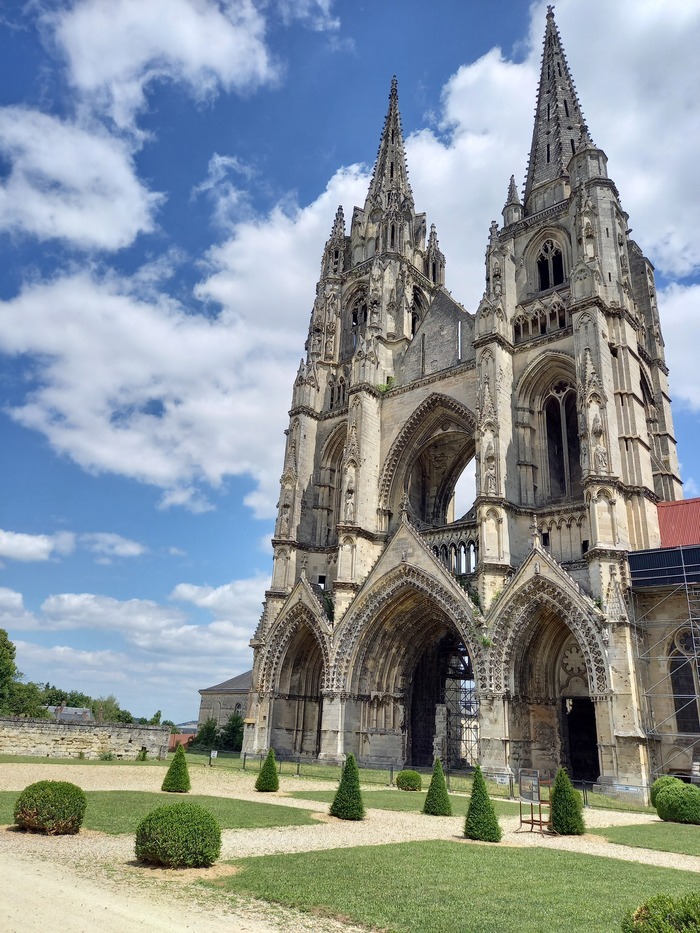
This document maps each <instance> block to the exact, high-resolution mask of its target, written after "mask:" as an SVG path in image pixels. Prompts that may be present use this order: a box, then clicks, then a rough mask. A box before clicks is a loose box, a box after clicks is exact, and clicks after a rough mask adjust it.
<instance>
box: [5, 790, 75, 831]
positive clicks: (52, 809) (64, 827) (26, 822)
mask: <svg viewBox="0 0 700 933" xmlns="http://www.w3.org/2000/svg"><path fill="white" fill-rule="evenodd" d="M86 806H87V800H86V798H85V794H84V793H83V792H82V790H81V789H80V788H79V787H78V786H77V785H76V784H71V783H69V782H68V781H37V782H36V784H30V785H29V787H25V789H24V790H23V791H22V793H21V794H20V795H19V797H18V798H17V802H16V803H15V812H14V817H15V823H17V825H18V826H19V827H20V828H21V829H27V830H29V831H30V832H35V833H46V834H47V835H49V836H70V835H75V833H77V832H78V831H79V830H80V826H81V824H82V822H83V817H84V816H85V807H86Z"/></svg>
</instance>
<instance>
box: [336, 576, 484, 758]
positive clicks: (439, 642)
mask: <svg viewBox="0 0 700 933" xmlns="http://www.w3.org/2000/svg"><path fill="white" fill-rule="evenodd" d="M413 577H415V571H412V570H410V569H408V568H407V569H406V571H405V574H401V575H400V576H399V577H397V579H396V580H387V581H384V586H383V587H382V589H383V591H384V598H383V599H381V600H379V601H378V602H377V603H375V604H374V605H370V606H368V607H367V613H366V614H365V616H364V618H359V619H357V620H356V622H355V623H353V622H352V620H350V621H349V622H348V631H347V632H346V636H347V637H346V638H342V639H341V645H342V644H343V643H345V645H346V646H347V647H348V648H350V650H349V652H348V654H349V655H350V656H351V657H347V656H346V657H347V663H348V666H347V676H348V680H347V681H346V687H345V691H346V692H347V694H349V695H350V697H351V700H350V701H349V713H348V716H347V719H346V732H345V747H346V750H347V751H354V753H355V754H356V755H357V757H358V759H359V760H360V761H361V762H367V763H381V762H383V761H384V762H391V763H392V764H394V763H396V762H407V763H409V764H411V765H413V766H416V767H430V766H432V764H433V761H434V759H435V757H436V756H440V757H441V758H442V759H443V761H444V762H445V763H446V764H447V765H448V766H449V767H451V768H458V767H464V766H466V765H470V764H474V763H476V761H477V760H478V754H477V743H478V725H477V723H478V702H477V690H476V681H475V676H474V666H473V665H474V663H475V661H476V660H477V659H476V658H475V657H474V654H475V652H474V649H473V648H471V649H470V648H469V647H468V642H469V635H468V628H467V625H466V624H465V623H466V621H467V620H466V619H464V618H463V617H462V614H457V613H454V614H453V613H452V612H450V607H449V605H448V603H447V600H446V598H445V597H446V595H447V594H442V597H443V598H442V599H440V594H437V593H433V592H431V591H430V590H429V589H427V588H425V587H424V586H423V585H422V581H421V580H420V579H418V578H415V579H413ZM407 578H408V579H407ZM351 645H352V647H351Z"/></svg>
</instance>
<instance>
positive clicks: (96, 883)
mask: <svg viewBox="0 0 700 933" xmlns="http://www.w3.org/2000/svg"><path fill="white" fill-rule="evenodd" d="M190 776H191V779H192V790H193V792H194V793H198V794H211V795H216V796H222V797H235V798H238V799H244V800H256V801H258V802H259V801H260V795H259V794H257V793H256V792H255V790H254V788H253V783H254V778H255V775H254V774H244V773H242V772H236V771H229V770H224V769H218V770H217V769H216V767H214V768H204V767H192V768H190ZM37 780H64V781H65V780H70V781H73V782H74V783H76V784H79V785H80V786H81V787H82V788H83V789H84V790H145V791H159V790H160V784H161V782H162V780H163V770H162V769H161V768H157V767H131V766H119V767H97V766H94V765H93V766H84V765H73V766H65V765H55V764H54V765H52V764H44V763H37V764H0V788H2V789H3V790H21V789H22V788H24V787H26V785H27V784H30V783H32V782H33V781H37ZM330 786H334V785H329V783H328V782H327V781H315V782H314V781H308V780H299V779H297V778H292V777H290V778H283V780H282V781H281V782H280V793H279V794H268V795H266V796H265V803H269V804H271V805H283V806H291V807H299V808H303V809H306V810H312V811H314V812H315V813H316V815H317V818H318V824H316V825H312V826H294V827H275V828H271V829H255V830H224V832H223V834H222V852H221V858H222V860H226V859H233V858H240V857H243V856H248V855H264V854H271V853H284V852H303V851H309V850H324V849H336V848H345V847H349V846H362V845H380V844H384V843H393V842H407V841H412V840H426V839H450V840H457V839H461V840H462V841H463V842H464V844H465V845H468V844H470V843H468V842H466V841H465V840H463V837H462V826H463V823H462V819H461V818H459V817H428V816H423V815H422V814H418V813H404V812H401V811H389V810H376V809H368V816H367V819H365V820H364V821H362V822H356V823H355V822H343V821H340V820H335V819H333V818H332V817H329V816H328V805H327V804H325V803H318V802H315V801H309V800H300V799H297V798H292V797H287V796H284V795H285V793H288V792H289V791H292V790H301V789H304V790H309V791H311V790H317V789H322V790H328V789H329V787H330ZM396 793H400V791H396ZM167 796H168V795H164V797H167ZM370 802H371V793H369V792H368V793H367V794H366V796H365V804H366V805H367V804H369V803H370ZM656 820H657V817H655V816H652V815H650V814H646V813H629V812H621V811H611V810H587V811H586V823H587V825H588V826H589V827H591V828H593V827H598V826H613V825H630V824H633V823H649V822H654V821H656ZM500 821H501V826H502V828H503V831H504V832H503V841H504V842H505V843H507V844H508V845H514V846H545V847H548V848H557V849H563V850H566V851H570V852H585V853H589V854H592V855H599V856H604V857H608V858H616V859H622V860H624V861H634V862H642V863H644V864H648V865H658V866H663V867H667V868H679V869H684V870H687V871H695V872H698V873H700V858H698V857H694V856H688V855H678V854H675V853H670V852H669V853H667V852H656V851H652V850H646V849H634V848H630V847H627V846H620V845H615V844H612V843H609V842H607V841H606V840H605V839H603V837H601V836H595V835H587V836H585V837H583V838H582V837H558V836H541V835H540V834H539V833H529V832H520V833H519V832H516V830H517V828H518V818H517V817H516V816H514V817H501V820H500ZM133 845H134V843H133V836H131V835H122V836H108V835H104V834H102V833H96V832H91V831H89V830H83V831H81V832H80V834H79V835H77V836H59V837H53V838H50V837H48V838H47V837H44V836H38V835H31V834H26V833H19V832H15V831H14V830H12V829H10V828H8V829H5V830H0V876H2V877H3V888H5V890H9V891H11V892H12V896H11V897H10V898H3V899H2V900H3V903H2V904H0V927H2V929H3V930H7V931H15V930H17V931H18V933H19V931H20V930H21V931H32V930H35V929H36V930H39V929H46V926H43V927H42V926H41V925H40V924H41V923H42V922H44V921H45V920H47V919H48V918H43V919H42V918H41V917H38V919H37V925H36V926H34V927H33V926H30V925H27V916H33V915H34V913H33V912H35V911H36V909H37V908H36V903H35V902H34V903H32V907H31V911H32V913H30V914H29V915H28V914H27V912H26V909H25V908H26V906H27V905H26V904H25V900H26V898H30V900H29V901H28V902H27V904H28V903H31V895H32V894H33V895H35V892H36V888H35V885H36V883H37V882H39V883H40V884H41V886H42V890H45V891H46V892H47V893H49V890H50V889H49V888H45V887H44V886H45V884H47V885H50V879H52V878H58V888H59V889H60V890H57V891H56V892H51V897H44V898H42V903H44V904H48V905H52V904H53V905H54V909H53V911H52V921H51V922H50V923H49V925H52V922H53V921H55V917H56V916H57V914H56V910H58V909H60V905H61V897H63V898H64V899H65V897H66V896H68V898H69V899H70V897H75V896H76V894H79V895H80V897H82V898H83V900H84V901H85V903H84V904H83V905H82V907H80V909H79V910H74V911H70V913H71V916H72V918H73V920H75V922H76V923H77V924H78V925H77V926H66V925H65V924H64V923H63V922H62V923H61V928H62V931H67V933H74V931H75V933H80V931H82V930H85V931H87V930H93V929H94V927H95V923H96V922H99V924H100V927H101V933H110V931H114V933H117V931H119V933H121V931H127V933H128V931H130V930H131V929H132V928H133V929H137V926H136V925H134V926H133V927H132V926H129V925H128V923H127V921H128V922H131V921H130V920H128V918H129V917H131V918H133V917H138V918H139V923H138V928H139V929H144V928H148V929H154V930H160V929H163V930H166V929H167V930H172V931H179V930H195V929H203V928H205V923H204V921H206V929H207V930H212V931H214V933H217V931H218V930H219V929H221V930H223V929H227V930H231V928H232V924H234V923H235V926H234V928H235V929H237V930H242V931H243V930H249V931H250V933H271V931H276V930H285V931H290V933H296V931H311V930H314V931H319V933H321V931H328V933H333V931H340V930H345V931H348V930H352V929H354V928H353V927H350V926H348V925H344V924H341V923H335V922H333V921H321V920H320V919H319V918H318V917H308V916H305V915H303V914H300V913H298V912H295V911H289V910H286V909H282V908H276V907H272V906H270V905H266V904H262V903H260V902H255V901H245V900H242V899H241V900H237V901H233V900H232V899H231V898H229V897H227V898H226V899H224V898H223V897H217V896H216V894H212V893H211V892H208V893H206V894H205V895H203V894H202V892H201V891H199V892H198V891H197V889H196V887H193V886H192V884H191V882H192V881H194V880H196V879H199V878H202V877H203V876H204V877H206V876H209V877H216V876H217V875H220V874H222V873H225V872H227V871H229V870H230V867H228V866H225V865H222V864H221V863H218V864H217V865H215V866H213V867H212V868H211V869H209V870H208V871H205V872H202V871H201V870H199V871H190V872H187V871H185V872H182V871H180V872H173V871H166V870H158V869H148V868H144V867H143V866H140V865H138V864H137V863H136V862H135V861H134V858H133ZM56 863H60V865H61V871H60V875H57V874H56V871H55V868H56ZM67 866H70V868H68V867H67ZM66 873H68V874H71V873H72V874H74V875H75V884H73V885H71V884H70V883H68V878H67V877H66ZM22 878H24V879H25V884H26V883H27V881H28V888H29V890H27V891H25V899H24V900H23V894H22V891H23V887H22ZM47 879H49V880H47ZM143 888H147V894H144V893H142V889H143ZM62 892H63V893H62ZM66 892H68V894H66ZM54 894H55V898H54ZM12 910H15V914H12ZM64 910H68V905H64ZM64 910H61V914H63V913H64ZM143 911H146V912H147V913H148V912H149V911H150V914H149V916H150V921H149V923H145V922H144V917H145V916H146V915H145V914H143ZM222 924H223V925H222Z"/></svg>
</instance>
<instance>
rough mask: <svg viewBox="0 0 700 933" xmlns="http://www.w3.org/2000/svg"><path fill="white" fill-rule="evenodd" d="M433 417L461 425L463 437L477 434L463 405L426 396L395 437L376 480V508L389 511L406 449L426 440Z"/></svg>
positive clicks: (446, 397)
mask: <svg viewBox="0 0 700 933" xmlns="http://www.w3.org/2000/svg"><path fill="white" fill-rule="evenodd" d="M436 413H438V414H440V415H442V414H444V413H447V414H449V415H451V416H452V417H453V419H454V420H456V421H458V422H459V423H460V427H461V428H463V430H464V431H465V433H467V434H470V435H472V436H473V435H474V433H475V431H476V417H475V415H474V414H473V412H471V411H470V410H469V409H468V408H467V406H466V405H463V404H462V403H461V402H458V401H457V399H455V398H451V397H450V396H449V395H443V394H442V393H434V394H433V395H430V396H428V398H427V399H425V401H424V402H422V403H421V404H420V405H419V406H418V408H416V410H415V411H414V412H413V414H412V415H411V417H410V418H409V419H408V420H407V421H406V423H405V425H404V427H403V429H402V431H401V433H400V434H399V435H398V437H397V438H396V440H395V441H394V443H393V444H392V445H391V450H390V451H389V455H388V457H387V458H386V461H385V463H384V468H383V469H382V475H381V477H380V479H379V506H380V508H383V509H386V508H388V507H389V499H390V496H391V489H392V486H393V484H394V480H395V478H396V475H397V473H398V471H399V465H400V464H401V463H402V462H403V460H404V457H405V455H406V452H407V450H408V449H409V447H410V446H411V445H412V444H413V443H414V442H415V441H416V439H417V438H419V437H420V439H425V435H426V427H427V428H428V429H429V431H430V432H432V430H433V428H434V419H433V418H431V415H435V414H436Z"/></svg>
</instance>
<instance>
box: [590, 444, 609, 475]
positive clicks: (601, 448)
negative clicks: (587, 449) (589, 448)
mask: <svg viewBox="0 0 700 933" xmlns="http://www.w3.org/2000/svg"><path fill="white" fill-rule="evenodd" d="M593 457H594V460H595V468H596V472H597V473H605V472H607V469H608V452H607V450H606V449H605V445H604V444H601V443H598V444H596V448H595V450H594V451H593Z"/></svg>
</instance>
